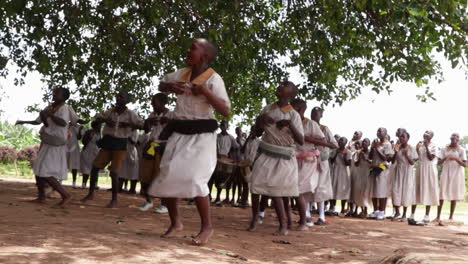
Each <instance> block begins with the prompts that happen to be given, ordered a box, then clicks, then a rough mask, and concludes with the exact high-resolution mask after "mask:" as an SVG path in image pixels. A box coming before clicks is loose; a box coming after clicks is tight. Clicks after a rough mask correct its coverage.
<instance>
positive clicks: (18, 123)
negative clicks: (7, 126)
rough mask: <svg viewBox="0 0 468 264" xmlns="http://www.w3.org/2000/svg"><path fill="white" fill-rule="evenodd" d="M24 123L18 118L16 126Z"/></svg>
mask: <svg viewBox="0 0 468 264" xmlns="http://www.w3.org/2000/svg"><path fill="white" fill-rule="evenodd" d="M22 124H24V123H23V121H19V120H18V121H16V122H15V126H17V125H22Z"/></svg>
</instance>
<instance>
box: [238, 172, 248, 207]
mask: <svg viewBox="0 0 468 264" xmlns="http://www.w3.org/2000/svg"><path fill="white" fill-rule="evenodd" d="M248 200H249V184H248V183H247V182H246V181H245V180H244V179H242V196H241V202H240V203H241V206H242V207H244V208H245V207H247V204H248Z"/></svg>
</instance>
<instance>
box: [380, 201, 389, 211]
mask: <svg viewBox="0 0 468 264" xmlns="http://www.w3.org/2000/svg"><path fill="white" fill-rule="evenodd" d="M386 207H387V198H380V199H379V211H381V212H385V208H386Z"/></svg>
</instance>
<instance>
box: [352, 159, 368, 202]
mask: <svg viewBox="0 0 468 264" xmlns="http://www.w3.org/2000/svg"><path fill="white" fill-rule="evenodd" d="M361 153H362V155H364V158H360V157H359V155H360V154H361ZM367 159H369V153H365V152H363V151H362V150H358V151H356V152H354V157H353V161H352V162H353V163H354V168H353V170H351V199H350V200H351V201H352V202H353V203H355V204H356V206H361V207H365V206H369V201H370V200H371V198H372V197H367V196H366V188H367V180H368V178H369V169H370V165H371V164H370V162H368V161H367ZM358 160H359V165H356V162H357V161H358Z"/></svg>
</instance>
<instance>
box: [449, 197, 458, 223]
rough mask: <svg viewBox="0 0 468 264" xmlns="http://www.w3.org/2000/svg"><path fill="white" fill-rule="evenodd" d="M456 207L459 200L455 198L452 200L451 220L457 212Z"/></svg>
mask: <svg viewBox="0 0 468 264" xmlns="http://www.w3.org/2000/svg"><path fill="white" fill-rule="evenodd" d="M455 207H457V201H456V200H453V201H451V202H450V217H449V220H453V213H455Z"/></svg>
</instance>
